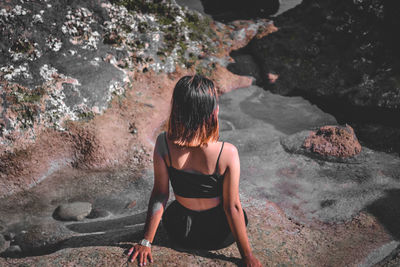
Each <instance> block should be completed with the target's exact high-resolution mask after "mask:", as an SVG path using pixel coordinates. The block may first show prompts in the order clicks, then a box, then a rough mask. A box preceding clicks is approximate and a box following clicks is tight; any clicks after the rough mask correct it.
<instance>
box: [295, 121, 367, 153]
mask: <svg viewBox="0 0 400 267" xmlns="http://www.w3.org/2000/svg"><path fill="white" fill-rule="evenodd" d="M303 147H304V148H306V149H308V150H310V151H311V152H313V153H318V154H321V155H324V156H334V157H340V158H347V157H352V156H355V155H357V154H359V153H360V152H361V145H360V143H359V142H358V140H357V137H356V135H355V133H354V130H353V128H351V126H350V125H345V126H323V127H320V128H318V129H317V130H316V131H311V132H310V135H309V136H308V137H307V139H306V140H305V141H304V143H303Z"/></svg>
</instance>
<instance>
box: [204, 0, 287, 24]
mask: <svg viewBox="0 0 400 267" xmlns="http://www.w3.org/2000/svg"><path fill="white" fill-rule="evenodd" d="M201 2H202V4H203V6H204V11H205V12H206V13H207V14H210V15H211V16H212V17H213V18H214V19H216V20H219V21H224V22H228V21H232V20H238V19H249V18H256V17H267V16H269V15H271V14H274V13H276V12H277V11H278V9H279V5H280V3H279V1H278V0H268V1H265V0H249V1H241V0H219V1H213V0H202V1H201Z"/></svg>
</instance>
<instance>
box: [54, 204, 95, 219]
mask: <svg viewBox="0 0 400 267" xmlns="http://www.w3.org/2000/svg"><path fill="white" fill-rule="evenodd" d="M91 211H92V204H91V203H89V202H73V203H67V204H62V205H60V206H58V207H57V209H56V210H55V215H56V217H58V218H59V219H61V220H63V221H81V220H83V219H84V218H85V217H86V216H88V215H89V214H90V212H91Z"/></svg>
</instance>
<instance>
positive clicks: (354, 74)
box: [247, 0, 400, 112]
mask: <svg viewBox="0 0 400 267" xmlns="http://www.w3.org/2000/svg"><path fill="white" fill-rule="evenodd" d="M398 10H400V2H398V1H384V0H371V1H343V2H338V1H336V0H327V1H316V0H308V1H303V2H302V4H300V5H299V6H297V7H295V8H294V9H292V10H289V11H288V12H286V13H284V14H282V15H280V16H279V17H277V18H276V20H274V23H275V25H276V26H277V27H278V28H279V31H278V32H276V33H274V34H271V35H269V36H267V37H265V38H261V39H253V40H252V42H251V43H250V45H249V46H248V47H247V51H249V52H251V53H252V55H253V57H254V58H255V59H257V62H258V64H259V65H260V67H261V69H262V70H261V73H262V74H263V75H264V77H263V78H262V80H263V83H264V86H265V88H268V89H269V90H271V91H273V92H276V93H279V94H284V95H293V94H296V95H302V96H307V97H308V98H311V97H312V98H320V101H323V100H325V101H331V102H332V101H333V100H335V99H336V100H338V101H339V99H340V100H342V103H341V107H342V106H343V104H345V103H347V104H349V105H351V106H356V107H368V108H374V109H381V108H385V109H389V110H392V111H397V112H398V111H399V110H400V93H399V90H398V88H399V83H398V77H399V75H400V68H399V67H398V66H399V65H398V62H399V59H400V51H399V49H398V47H399V46H398V44H399V39H400V38H398V34H395V33H394V32H395V31H398V25H400V18H399V16H398V15H394V14H398ZM382 51H385V52H382ZM271 72H272V73H276V74H278V75H279V80H278V81H277V82H276V84H274V85H273V86H269V84H268V80H269V79H268V77H267V76H268V73H271Z"/></svg>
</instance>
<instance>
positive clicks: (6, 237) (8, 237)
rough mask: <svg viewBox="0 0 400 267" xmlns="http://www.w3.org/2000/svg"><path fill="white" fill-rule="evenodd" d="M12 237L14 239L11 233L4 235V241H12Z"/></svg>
mask: <svg viewBox="0 0 400 267" xmlns="http://www.w3.org/2000/svg"><path fill="white" fill-rule="evenodd" d="M14 237H15V234H14V233H12V232H9V233H6V234H4V238H5V239H6V240H8V241H12V240H13V239H14Z"/></svg>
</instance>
